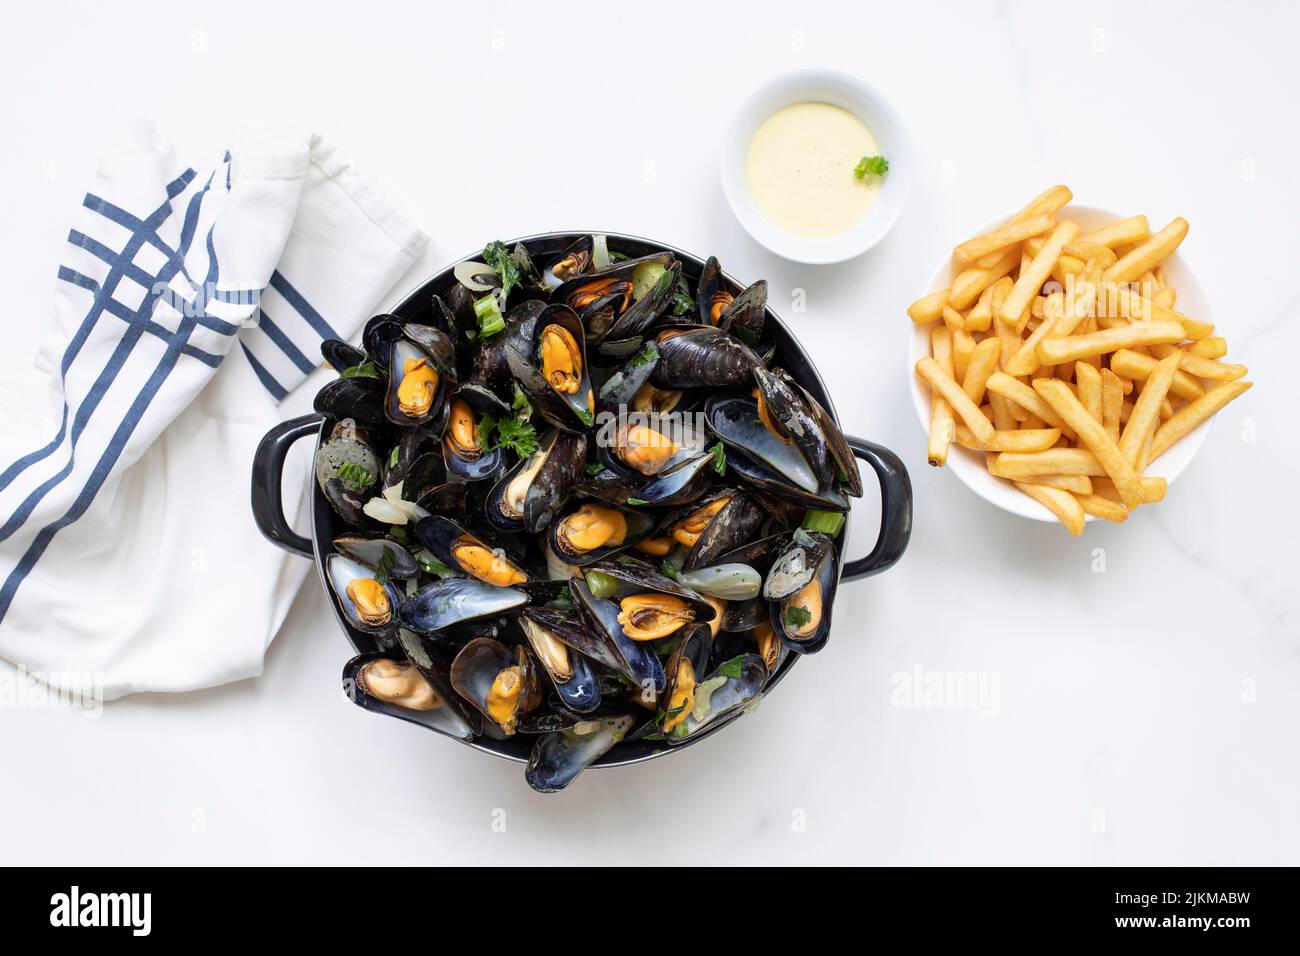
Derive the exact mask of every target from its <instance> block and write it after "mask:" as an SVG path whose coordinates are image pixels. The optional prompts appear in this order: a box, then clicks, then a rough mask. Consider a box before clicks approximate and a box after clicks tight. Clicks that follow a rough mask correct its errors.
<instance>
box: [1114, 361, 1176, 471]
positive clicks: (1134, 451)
mask: <svg viewBox="0 0 1300 956" xmlns="http://www.w3.org/2000/svg"><path fill="white" fill-rule="evenodd" d="M1177 371H1178V358H1177V356H1173V355H1171V356H1169V357H1168V358H1166V359H1162V360H1161V361H1159V362H1157V363H1156V365H1155V368H1154V369H1153V370H1152V371H1151V374H1150V375H1149V376H1147V380H1146V385H1144V386H1143V387H1142V394H1141V395H1139V396H1138V399H1137V401H1136V402H1134V403H1133V411H1132V413H1131V414H1130V415H1129V417H1128V424H1126V425H1125V426H1124V432H1123V434H1122V435H1121V436H1120V439H1119V450H1120V454H1122V455H1123V456H1124V457H1125V458H1126V459H1127V460H1128V463H1129V464H1130V465H1132V466H1133V467H1134V468H1135V469H1136V468H1137V467H1138V464H1139V460H1140V455H1141V452H1142V446H1143V445H1144V444H1145V443H1146V440H1147V437H1148V436H1149V435H1150V433H1151V432H1152V431H1154V430H1155V428H1156V426H1157V425H1159V424H1160V418H1159V416H1160V403H1161V402H1162V401H1164V398H1165V395H1166V394H1167V393H1168V391H1169V387H1170V386H1171V385H1172V384H1173V382H1174V375H1175V374H1176V373H1177Z"/></svg>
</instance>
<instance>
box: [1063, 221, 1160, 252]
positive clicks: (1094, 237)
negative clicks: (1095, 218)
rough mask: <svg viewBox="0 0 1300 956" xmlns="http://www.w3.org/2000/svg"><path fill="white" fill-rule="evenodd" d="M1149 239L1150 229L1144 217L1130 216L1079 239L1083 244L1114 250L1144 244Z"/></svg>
mask: <svg viewBox="0 0 1300 956" xmlns="http://www.w3.org/2000/svg"><path fill="white" fill-rule="evenodd" d="M1150 237H1151V227H1150V225H1148V224H1147V217H1146V216H1131V217H1129V218H1128V219H1121V220H1119V221H1118V222H1112V223H1111V224H1110V225H1108V226H1102V227H1101V228H1100V229H1094V230H1093V231H1092V232H1090V233H1087V234H1086V235H1083V236H1080V237H1079V238H1080V239H1081V240H1083V241H1085V242H1096V243H1099V244H1101V245H1103V246H1108V247H1110V248H1111V249H1115V248H1117V247H1119V246H1129V245H1135V244H1137V243H1140V242H1146V241H1147V239H1149V238H1150Z"/></svg>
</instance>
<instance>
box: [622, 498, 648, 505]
mask: <svg viewBox="0 0 1300 956" xmlns="http://www.w3.org/2000/svg"><path fill="white" fill-rule="evenodd" d="M627 503H628V504H630V505H632V506H634V507H635V506H636V505H648V504H649V503H650V502H648V501H646V500H645V499H644V498H629V499H627Z"/></svg>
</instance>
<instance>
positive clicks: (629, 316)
mask: <svg viewBox="0 0 1300 956" xmlns="http://www.w3.org/2000/svg"><path fill="white" fill-rule="evenodd" d="M681 274H682V264H681V263H680V262H677V261H675V260H673V261H672V262H671V264H670V265H669V266H668V267H667V268H666V269H664V271H663V273H662V274H661V275H660V276H659V278H658V279H657V280H656V281H655V284H654V285H653V286H652V287H651V288H649V289H647V290H646V291H645V293H644V294H643V295H642V296H641V297H640V298H639V299H637V300H636V301H635V302H633V303H632V305H631V306H629V307H628V309H627V311H625V312H624V313H623V314H622V315H620V316H619V317H618V318H617V319H615V320H614V324H613V325H612V326H611V327H610V329H609V331H608V332H606V333H605V337H604V339H603V342H602V351H603V350H604V348H603V346H605V345H609V344H612V343H618V342H630V341H634V340H639V339H641V338H642V337H643V336H644V335H645V333H646V331H647V330H648V329H649V328H650V327H651V326H652V325H654V324H655V323H656V322H657V321H658V320H659V317H660V316H662V315H663V314H664V312H665V311H667V309H668V305H669V303H670V302H671V301H672V296H673V290H674V289H675V288H677V279H678V277H679V276H680V275H681ZM615 351H616V352H617V351H619V350H617V349H616V350H615ZM605 354H611V353H610V352H605Z"/></svg>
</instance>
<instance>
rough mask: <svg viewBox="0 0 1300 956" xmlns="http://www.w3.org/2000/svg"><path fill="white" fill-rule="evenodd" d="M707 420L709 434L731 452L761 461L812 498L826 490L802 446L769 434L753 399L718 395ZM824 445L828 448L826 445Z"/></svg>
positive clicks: (709, 407) (710, 403) (706, 414)
mask: <svg viewBox="0 0 1300 956" xmlns="http://www.w3.org/2000/svg"><path fill="white" fill-rule="evenodd" d="M704 418H705V421H706V422H708V426H709V430H710V431H711V432H713V434H714V435H716V436H717V437H718V438H719V439H720V440H721V441H722V443H723V444H724V445H726V446H727V449H728V452H730V451H731V450H732V449H735V450H737V451H740V452H743V453H744V454H746V455H749V456H750V457H751V458H756V459H758V460H759V461H761V462H762V463H763V464H764V465H766V466H767V467H768V468H770V469H771V470H773V471H775V472H777V473H778V474H780V475H781V476H782V477H783V478H784V479H785V480H786V481H788V482H789V483H790V484H792V485H795V486H796V487H799V488H802V489H803V490H804V491H806V492H808V493H809V494H815V493H816V492H817V490H818V489H819V488H821V487H822V482H821V481H820V480H819V478H818V476H817V474H816V472H815V471H814V470H813V467H812V466H811V465H810V464H809V463H808V459H807V458H805V457H804V454H803V452H802V451H801V450H800V448H799V446H797V445H795V444H793V443H790V442H787V441H785V440H784V439H782V438H780V437H778V436H776V435H774V434H772V432H770V431H768V429H767V426H766V425H764V424H763V422H762V421H761V420H760V418H759V412H758V403H757V402H756V401H754V400H753V399H752V398H748V397H740V396H736V395H715V396H713V397H712V398H710V399H709V400H708V401H707V402H705V404H704ZM820 444H822V445H823V447H824V443H820ZM823 460H825V454H824V452H823Z"/></svg>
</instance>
